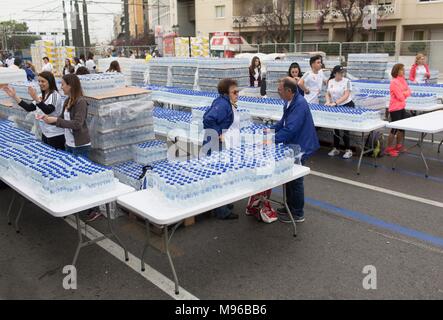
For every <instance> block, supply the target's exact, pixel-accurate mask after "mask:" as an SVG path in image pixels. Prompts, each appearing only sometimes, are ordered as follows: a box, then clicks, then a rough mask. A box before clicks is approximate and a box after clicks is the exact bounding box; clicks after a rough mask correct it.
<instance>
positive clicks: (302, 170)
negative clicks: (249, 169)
mask: <svg viewBox="0 0 443 320" xmlns="http://www.w3.org/2000/svg"><path fill="white" fill-rule="evenodd" d="M309 172H310V169H309V168H307V167H303V166H299V165H295V166H294V168H293V170H292V172H291V174H288V175H287V176H285V177H278V178H274V179H271V180H270V181H267V182H266V186H262V187H258V186H257V185H254V184H250V185H248V186H246V187H244V188H242V189H240V190H239V189H237V188H235V189H233V190H232V191H227V192H225V193H224V194H223V195H222V196H219V197H217V198H216V199H212V200H206V201H191V202H187V203H186V204H184V203H180V202H178V203H177V202H170V201H167V200H166V198H165V197H164V195H163V194H162V193H160V192H159V191H158V190H156V189H147V190H141V191H137V192H134V193H131V194H127V195H124V196H121V197H119V198H118V199H117V203H118V204H119V205H120V206H122V207H124V208H126V209H128V210H129V211H131V212H133V213H134V214H137V215H139V216H140V217H142V218H143V219H145V222H146V243H145V246H144V248H143V253H142V258H141V269H142V271H144V270H145V267H144V265H145V263H144V257H145V252H146V250H147V248H148V246H149V245H150V240H149V238H150V227H149V225H150V223H153V224H155V225H157V226H158V227H159V228H161V229H163V236H164V243H165V248H166V254H167V256H168V260H169V264H170V266H171V270H172V273H173V276H174V281H175V293H176V294H178V292H179V284H178V277H177V274H176V272H175V268H174V263H173V261H172V257H171V254H170V252H169V243H170V241H171V239H172V237H173V235H174V232H175V230H177V228H178V227H179V226H180V224H181V223H182V222H183V220H185V219H187V218H190V217H194V216H197V215H199V214H202V213H204V212H207V211H209V210H212V209H215V208H218V207H221V206H224V205H228V204H230V203H233V202H236V201H239V200H241V199H245V198H248V197H250V196H252V195H255V194H257V193H260V192H263V191H266V190H269V189H272V188H275V187H278V186H280V185H283V204H284V205H285V207H286V209H287V210H288V212H290V210H289V207H288V205H287V203H286V192H285V186H284V184H286V183H288V182H290V181H292V180H295V179H298V178H301V177H304V176H306V175H308V174H309ZM273 202H276V201H273ZM289 216H290V217H291V219H292V224H293V227H294V236H296V234H297V229H296V224H295V221H294V218H293V217H292V214H289ZM168 226H173V228H172V230H171V235H170V236H169V234H168Z"/></svg>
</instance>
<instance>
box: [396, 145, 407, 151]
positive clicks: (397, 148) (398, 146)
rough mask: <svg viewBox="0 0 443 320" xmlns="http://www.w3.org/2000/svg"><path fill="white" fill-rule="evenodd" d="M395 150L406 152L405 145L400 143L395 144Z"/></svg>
mask: <svg viewBox="0 0 443 320" xmlns="http://www.w3.org/2000/svg"><path fill="white" fill-rule="evenodd" d="M395 150H397V152H398V153H404V152H406V148H405V146H404V145H402V144H397V145H396V146H395Z"/></svg>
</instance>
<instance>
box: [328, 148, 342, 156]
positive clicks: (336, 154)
mask: <svg viewBox="0 0 443 320" xmlns="http://www.w3.org/2000/svg"><path fill="white" fill-rule="evenodd" d="M339 154H340V151H338V150H337V148H334V149H332V150H331V152H329V153H328V156H330V157H335V156H338V155H339Z"/></svg>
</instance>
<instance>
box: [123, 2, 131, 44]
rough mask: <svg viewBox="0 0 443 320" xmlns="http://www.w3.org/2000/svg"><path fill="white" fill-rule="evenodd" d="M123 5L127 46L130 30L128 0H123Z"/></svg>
mask: <svg viewBox="0 0 443 320" xmlns="http://www.w3.org/2000/svg"><path fill="white" fill-rule="evenodd" d="M123 6H124V8H123V9H124V16H125V17H124V18H125V30H124V32H125V44H126V45H127V46H129V41H130V34H129V33H130V30H129V4H128V0H123Z"/></svg>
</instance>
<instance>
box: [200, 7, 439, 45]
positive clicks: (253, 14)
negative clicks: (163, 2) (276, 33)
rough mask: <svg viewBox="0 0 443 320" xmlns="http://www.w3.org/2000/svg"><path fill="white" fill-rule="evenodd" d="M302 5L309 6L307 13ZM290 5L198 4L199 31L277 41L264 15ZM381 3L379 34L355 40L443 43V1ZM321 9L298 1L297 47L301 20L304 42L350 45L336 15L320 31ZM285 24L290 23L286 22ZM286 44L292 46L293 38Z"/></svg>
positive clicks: (254, 40) (365, 33) (260, 41)
mask: <svg viewBox="0 0 443 320" xmlns="http://www.w3.org/2000/svg"><path fill="white" fill-rule="evenodd" d="M301 1H304V4H303V5H304V11H303V14H302V10H301V7H302V6H301ZM288 2H289V1H281V0H268V1H259V0H196V1H195V10H196V12H195V17H196V32H197V34H202V35H208V34H210V33H212V32H216V31H237V32H238V31H240V29H241V33H242V36H243V37H245V38H246V39H247V40H248V42H250V43H269V42H274V41H272V40H273V39H272V37H271V36H269V34H268V35H267V34H266V32H263V31H264V28H263V24H264V21H265V20H264V19H262V17H263V15H266V13H263V12H264V11H266V10H268V12H272V11H274V12H281V11H282V10H283V11H284V10H287V6H288ZM377 3H378V8H379V9H380V10H379V19H378V26H377V30H373V31H370V32H363V33H357V34H356V35H355V36H354V39H353V41H396V42H400V41H413V40H443V1H441V0H378V1H377ZM263 4H265V5H263ZM269 6H270V7H271V10H269ZM319 9H320V8H318V7H317V4H316V1H315V0H300V1H299V0H296V15H295V30H296V42H299V41H300V37H301V34H300V29H301V18H302V15H303V20H304V23H303V25H304V32H303V42H345V41H346V33H345V27H346V26H345V23H344V20H343V19H342V18H341V16H340V14H339V13H337V14H336V18H328V19H327V20H326V21H325V23H324V26H323V28H322V30H319V28H318V27H317V21H318V19H319V17H320V15H321V11H320V10H319ZM268 14H269V13H268ZM271 15H272V13H271ZM242 18H243V20H242ZM244 18H246V21H244V20H245V19H244ZM238 21H240V23H238ZM283 21H285V22H284V23H286V24H287V23H288V21H287V18H286V17H285V19H283ZM286 41H287V42H288V41H289V39H288V36H287V40H286Z"/></svg>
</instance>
